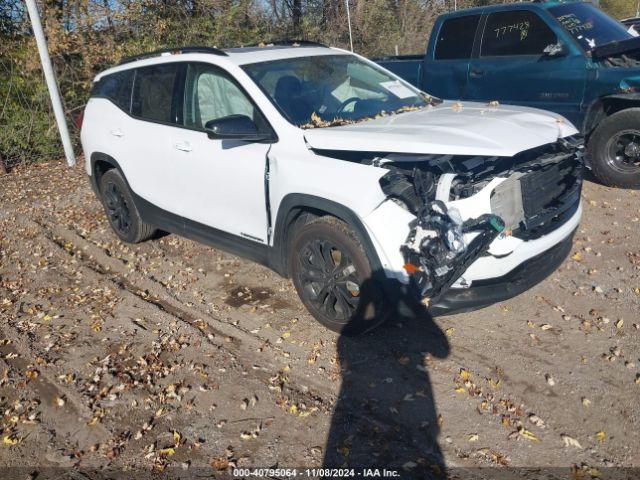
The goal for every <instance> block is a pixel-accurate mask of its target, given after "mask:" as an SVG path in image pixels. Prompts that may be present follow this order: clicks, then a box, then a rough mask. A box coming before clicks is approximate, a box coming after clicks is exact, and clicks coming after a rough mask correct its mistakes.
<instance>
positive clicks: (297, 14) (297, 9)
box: [291, 0, 302, 37]
mask: <svg viewBox="0 0 640 480" xmlns="http://www.w3.org/2000/svg"><path fill="white" fill-rule="evenodd" d="M291 18H292V20H293V34H294V36H296V37H299V36H300V35H301V33H302V32H301V31H300V23H301V21H302V0H293V2H292V6H291Z"/></svg>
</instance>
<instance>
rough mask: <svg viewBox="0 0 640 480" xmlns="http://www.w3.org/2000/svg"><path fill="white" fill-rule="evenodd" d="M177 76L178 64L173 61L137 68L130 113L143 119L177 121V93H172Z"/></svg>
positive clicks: (164, 121)
mask: <svg viewBox="0 0 640 480" xmlns="http://www.w3.org/2000/svg"><path fill="white" fill-rule="evenodd" d="M178 76H179V65H177V64H175V63H170V64H162V65H154V66H151V67H143V68H138V69H137V70H136V77H135V82H134V87H133V101H132V108H131V113H132V114H133V115H134V116H136V117H139V118H141V119H144V120H151V121H154V122H161V123H173V124H175V123H177V118H176V115H177V104H176V101H175V99H177V95H174V90H175V89H176V88H177V84H178V82H177V80H178ZM176 93H177V92H176Z"/></svg>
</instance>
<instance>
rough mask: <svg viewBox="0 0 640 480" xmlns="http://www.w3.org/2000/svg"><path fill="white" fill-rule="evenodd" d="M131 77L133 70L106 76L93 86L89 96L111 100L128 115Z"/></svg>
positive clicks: (131, 84)
mask: <svg viewBox="0 0 640 480" xmlns="http://www.w3.org/2000/svg"><path fill="white" fill-rule="evenodd" d="M133 77H134V71H133V70H125V71H124V72H117V73H112V74H110V75H106V76H104V77H102V78H101V79H100V80H99V81H98V82H97V83H96V84H95V85H94V86H93V90H92V92H91V96H92V97H98V98H106V99H108V100H111V101H112V102H113V103H115V104H116V105H117V106H118V107H120V108H121V109H122V110H124V111H125V112H127V113H129V111H130V108H131V89H132V87H133Z"/></svg>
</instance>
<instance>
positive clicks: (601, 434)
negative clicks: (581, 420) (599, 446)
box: [596, 430, 607, 442]
mask: <svg viewBox="0 0 640 480" xmlns="http://www.w3.org/2000/svg"><path fill="white" fill-rule="evenodd" d="M596 438H597V439H598V441H599V442H604V441H605V440H606V439H607V434H606V433H605V432H603V431H602V430H600V431H599V432H598V433H596Z"/></svg>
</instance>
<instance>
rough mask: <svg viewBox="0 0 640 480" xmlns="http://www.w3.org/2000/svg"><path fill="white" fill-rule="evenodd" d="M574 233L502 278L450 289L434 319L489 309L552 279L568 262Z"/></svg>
mask: <svg viewBox="0 0 640 480" xmlns="http://www.w3.org/2000/svg"><path fill="white" fill-rule="evenodd" d="M574 233H575V230H574V232H572V233H571V234H570V235H568V236H567V237H566V238H565V239H564V240H562V241H561V242H560V243H558V244H556V245H554V246H553V247H551V248H550V249H548V250H546V251H544V252H542V253H540V254H538V255H536V256H535V257H532V258H530V259H529V260H527V261H525V262H523V263H522V264H520V265H519V266H518V267H516V268H515V269H513V270H511V271H510V272H509V273H507V274H506V275H503V276H501V277H495V278H490V279H486V280H476V281H474V282H473V284H472V286H471V287H469V288H451V289H449V290H448V291H447V292H446V293H445V294H444V295H442V297H440V299H439V300H438V301H437V302H436V303H435V305H433V306H432V307H431V309H430V311H431V313H432V314H433V315H436V316H437V315H451V314H453V313H462V312H469V311H472V310H476V309H478V308H482V307H486V306H488V305H491V304H493V303H496V302H501V301H504V300H507V299H509V298H512V297H515V296H516V295H519V294H521V293H522V292H524V291H525V290H528V289H530V288H531V287H533V286H534V285H536V284H538V283H540V282H541V281H542V280H544V279H545V278H546V277H548V276H549V275H551V274H552V273H553V272H554V271H555V270H556V269H557V268H558V267H559V266H560V265H561V264H562V262H563V261H564V260H565V258H567V256H568V255H569V252H571V247H572V245H573V235H574Z"/></svg>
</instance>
